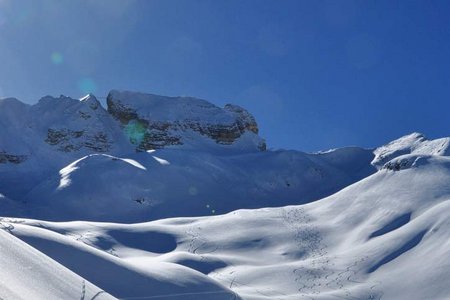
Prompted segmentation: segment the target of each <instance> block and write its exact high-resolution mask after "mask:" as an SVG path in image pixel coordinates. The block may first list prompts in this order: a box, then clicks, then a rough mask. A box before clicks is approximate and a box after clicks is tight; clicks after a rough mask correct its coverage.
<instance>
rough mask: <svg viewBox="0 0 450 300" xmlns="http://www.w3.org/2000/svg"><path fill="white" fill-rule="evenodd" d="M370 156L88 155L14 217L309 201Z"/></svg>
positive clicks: (151, 215) (171, 212)
mask: <svg viewBox="0 0 450 300" xmlns="http://www.w3.org/2000/svg"><path fill="white" fill-rule="evenodd" d="M372 159H373V154H372V152H371V151H370V150H364V149H360V148H348V149H340V150H338V151H332V152H329V153H322V154H306V153H302V152H298V151H274V152H273V151H265V152H251V153H241V154H231V155H230V154H229V155H225V154H217V153H214V152H201V151H186V150H184V151H181V150H178V149H161V150H156V151H150V152H144V153H135V154H132V155H130V156H127V157H126V158H119V157H115V156H111V155H106V154H101V155H90V156H86V157H83V158H81V159H79V160H77V161H75V162H73V163H72V164H70V165H68V166H67V167H65V168H63V169H61V170H60V171H59V172H57V173H56V172H55V173H56V174H55V175H53V176H51V177H50V178H49V179H46V180H44V181H43V182H42V183H40V184H39V185H37V186H36V187H34V188H33V189H32V190H31V192H30V193H28V194H27V195H26V198H25V199H26V200H27V203H26V204H24V205H23V209H22V212H21V213H20V214H17V215H18V216H27V217H33V218H41V219H47V220H48V219H51V220H94V221H113V222H136V221H148V220H155V219H159V218H164V217H177V216H201V215H211V214H220V213H226V212H230V211H232V210H235V209H239V208H259V207H267V206H282V205H287V204H299V203H306V202H309V201H312V200H315V199H319V198H321V197H323V196H326V195H329V194H331V193H333V192H336V191H337V190H339V189H341V188H342V187H345V186H347V185H349V184H351V183H353V182H355V181H357V180H359V179H361V178H364V177H365V176H367V175H369V174H371V173H373V172H374V171H375V168H373V167H372V166H371V165H370V162H371V160H372ZM111 183H116V184H111ZM48 208H52V209H51V210H49V209H48ZM24 210H25V211H26V213H25V214H24V213H23V211H24ZM8 215H14V211H11V212H8ZM17 215H16V216H17Z"/></svg>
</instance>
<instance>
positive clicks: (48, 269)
mask: <svg viewBox="0 0 450 300" xmlns="http://www.w3.org/2000/svg"><path fill="white" fill-rule="evenodd" d="M0 227H1V228H2V229H5V230H6V231H12V230H14V225H12V224H9V223H7V222H3V220H2V221H1V222H0ZM6 231H4V230H0V265H1V266H2V269H3V270H4V272H3V274H2V276H1V277H0V298H1V299H24V300H26V299H49V300H51V299H54V300H57V299H93V298H95V299H98V300H106V299H115V298H114V297H112V296H110V295H109V294H108V293H107V292H105V291H102V290H100V289H99V288H98V287H96V286H94V285H93V284H91V283H90V282H89V281H87V280H85V279H84V278H82V277H80V276H78V275H77V274H75V273H73V272H72V271H70V270H69V269H66V268H65V267H63V266H62V265H60V264H58V263H57V262H55V261H54V260H52V259H50V258H49V257H48V256H46V255H44V254H42V253H41V252H39V251H37V250H36V249H34V248H32V247H30V246H29V245H28V244H26V243H24V242H22V241H20V240H19V239H17V238H15V237H13V236H12V235H10V234H8V233H7V232H6Z"/></svg>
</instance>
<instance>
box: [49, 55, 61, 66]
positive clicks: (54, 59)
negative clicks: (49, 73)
mask: <svg viewBox="0 0 450 300" xmlns="http://www.w3.org/2000/svg"><path fill="white" fill-rule="evenodd" d="M50 59H51V61H52V63H53V64H55V65H60V64H62V62H63V60H64V58H63V55H62V54H61V53H59V52H53V53H52V54H51V55H50Z"/></svg>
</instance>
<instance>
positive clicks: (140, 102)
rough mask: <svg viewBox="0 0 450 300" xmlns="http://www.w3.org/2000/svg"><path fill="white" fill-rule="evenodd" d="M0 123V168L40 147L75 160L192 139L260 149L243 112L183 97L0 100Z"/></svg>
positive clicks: (253, 125)
mask: <svg viewBox="0 0 450 300" xmlns="http://www.w3.org/2000/svg"><path fill="white" fill-rule="evenodd" d="M177 109H178V110H179V111H178V112H177V114H176V115H174V116H175V117H176V118H172V119H164V118H159V119H158V118H154V117H153V116H155V115H157V116H165V115H170V114H172V115H173V114H174V113H175V110H177ZM183 116H184V117H183ZM116 120H118V121H116ZM0 125H1V126H2V132H1V133H0V164H6V163H12V164H19V163H22V162H24V161H25V160H27V159H28V157H29V156H30V155H37V154H38V153H37V152H39V151H40V150H43V149H45V148H49V149H48V150H49V151H52V150H54V151H57V152H63V153H71V152H77V156H79V155H82V154H88V153H117V152H118V151H119V152H120V150H123V149H129V148H131V147H134V148H136V150H138V151H143V150H149V149H159V148H163V147H168V146H173V145H178V146H180V145H183V144H189V145H191V146H192V145H193V144H195V142H196V141H197V140H199V137H198V136H196V135H201V137H202V138H205V139H210V140H212V141H214V142H215V143H216V144H218V145H223V146H229V147H233V146H235V144H236V145H238V146H239V148H240V149H241V148H245V149H247V150H265V143H264V140H263V139H261V138H260V137H258V135H257V133H258V126H257V124H256V121H255V119H254V117H253V116H252V115H250V114H249V113H248V112H247V111H246V110H245V109H243V108H241V107H238V106H235V105H227V106H225V108H223V109H221V108H219V107H217V106H215V105H213V104H211V103H209V102H207V101H205V100H200V99H195V98H187V97H179V98H171V97H163V96H156V95H150V94H142V93H133V92H118V91H112V92H110V93H109V95H108V110H105V109H104V108H103V107H102V106H101V105H100V103H99V101H98V100H97V99H96V98H95V96H93V95H88V96H86V97H84V98H82V99H80V100H77V99H72V98H69V97H65V96H60V97H59V98H54V97H50V96H47V97H44V98H42V99H40V100H39V102H38V103H37V104H35V105H27V104H24V103H22V102H20V101H19V100H17V99H14V98H8V99H2V100H0ZM244 136H246V137H245V138H244ZM238 140H240V141H238ZM130 142H131V143H130ZM48 146H50V147H48ZM242 150H243V149H242Z"/></svg>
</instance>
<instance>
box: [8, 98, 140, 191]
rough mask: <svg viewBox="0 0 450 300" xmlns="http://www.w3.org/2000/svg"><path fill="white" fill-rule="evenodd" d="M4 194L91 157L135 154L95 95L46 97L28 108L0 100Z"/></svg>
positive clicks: (12, 101)
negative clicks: (81, 158)
mask: <svg viewBox="0 0 450 300" xmlns="http://www.w3.org/2000/svg"><path fill="white" fill-rule="evenodd" d="M0 125H1V128H2V130H1V131H0V190H1V192H2V193H4V194H6V195H8V196H9V197H10V198H14V199H18V200H23V198H22V197H23V196H24V194H25V193H26V192H27V191H28V190H29V189H31V188H32V187H33V186H34V185H36V184H37V183H38V182H39V181H41V180H42V178H45V177H46V176H48V175H49V174H51V173H52V172H54V171H56V170H59V169H61V168H62V167H64V166H65V165H67V164H69V163H71V162H73V161H74V160H76V159H79V158H80V157H82V156H84V155H88V154H91V153H98V152H100V153H104V152H107V153H117V152H129V151H133V148H132V145H131V144H129V142H128V140H127V139H126V138H125V136H124V135H123V133H122V131H121V128H120V126H119V124H118V123H117V122H116V121H115V120H114V119H113V118H112V117H111V116H110V115H109V114H108V112H107V111H106V110H105V109H104V108H102V107H101V106H100V104H99V102H98V101H97V99H95V97H94V96H92V95H89V96H87V97H85V98H83V99H82V100H77V99H71V98H68V97H64V96H61V97H59V98H53V97H49V96H48V97H44V98H42V99H41V100H40V101H39V102H38V103H37V104H35V105H32V106H29V105H25V104H23V103H21V102H20V101H18V100H16V99H4V100H1V101H0Z"/></svg>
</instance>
